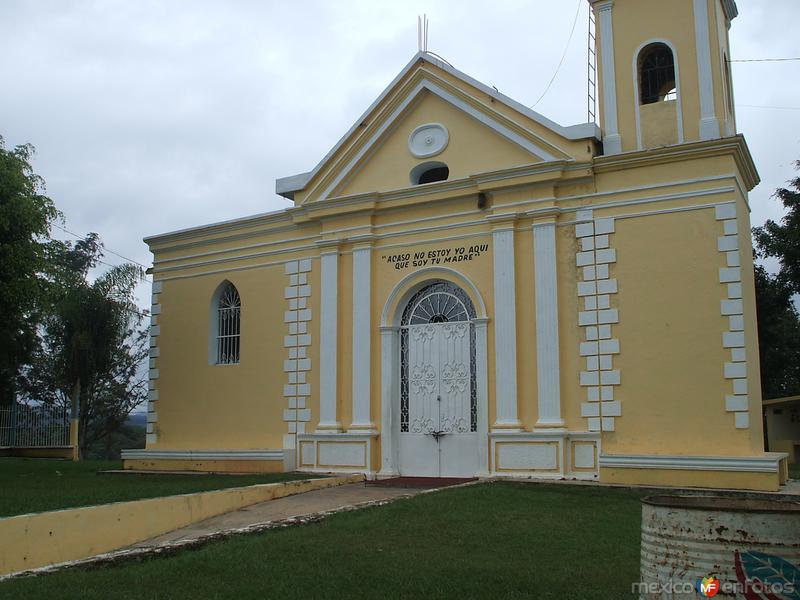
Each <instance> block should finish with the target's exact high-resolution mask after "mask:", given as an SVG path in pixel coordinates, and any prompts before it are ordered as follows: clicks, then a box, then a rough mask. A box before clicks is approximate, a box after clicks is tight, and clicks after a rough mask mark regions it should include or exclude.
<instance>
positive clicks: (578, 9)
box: [531, 0, 583, 108]
mask: <svg viewBox="0 0 800 600" xmlns="http://www.w3.org/2000/svg"><path fill="white" fill-rule="evenodd" d="M582 4H583V0H578V8H577V9H576V10H575V19H574V20H573V21H572V29H571V30H570V32H569V39H567V45H566V46H565V47H564V53H563V54H562V55H561V60H560V61H558V66H557V67H556V70H555V73H553V76H552V77H551V78H550V82H549V83H548V84H547V87H546V88H545V89H544V91H543V92H542V95H541V96H539V99H538V100H537V101H536V102H534V103H533V105H532V106H531V108H535V107H536V105H537V104H539V102H541V101H542V98H544V97H545V96H546V95H547V92H549V91H550V86H551V85H553V82H554V81H555V80H556V76H557V75H558V72H559V71H560V70H561V65H563V64H564V59H565V58H566V57H567V50H569V45H570V43H571V42H572V35H573V34H574V33H575V25H576V24H577V23H578V15H579V14H580V12H581V5H582Z"/></svg>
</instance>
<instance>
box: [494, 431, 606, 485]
mask: <svg viewBox="0 0 800 600" xmlns="http://www.w3.org/2000/svg"><path fill="white" fill-rule="evenodd" d="M489 437H490V442H491V450H492V475H495V476H503V477H526V478H534V479H588V480H596V479H597V478H598V475H599V467H598V464H599V463H598V457H599V455H600V434H599V433H592V432H582V431H577V432H576V431H572V432H568V431H566V430H563V429H560V430H559V429H552V430H549V431H517V432H510V431H495V432H492V433H491V434H490V435H489Z"/></svg>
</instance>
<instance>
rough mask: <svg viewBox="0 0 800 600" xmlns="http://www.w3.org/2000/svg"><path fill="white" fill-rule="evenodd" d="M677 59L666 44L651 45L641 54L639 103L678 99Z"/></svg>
mask: <svg viewBox="0 0 800 600" xmlns="http://www.w3.org/2000/svg"><path fill="white" fill-rule="evenodd" d="M676 89H677V83H676V81H675V57H674V56H673V54H672V50H671V49H670V47H669V46H667V45H666V44H661V43H656V44H650V45H649V46H646V47H645V48H643V49H642V51H641V52H640V53H639V102H640V103H641V104H652V103H654V102H661V101H664V100H676V99H677V92H676Z"/></svg>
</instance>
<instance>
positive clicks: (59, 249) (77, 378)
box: [23, 234, 149, 453]
mask: <svg viewBox="0 0 800 600" xmlns="http://www.w3.org/2000/svg"><path fill="white" fill-rule="evenodd" d="M102 256H103V247H102V244H101V243H100V240H99V237H98V236H97V234H89V236H87V237H86V238H85V239H83V240H81V241H79V242H76V243H74V244H73V243H71V242H59V241H54V242H53V243H52V244H51V246H50V249H49V257H50V261H51V270H50V274H51V284H50V285H51V287H50V289H51V294H50V296H51V308H50V310H49V311H48V313H47V314H46V315H45V316H44V317H43V320H42V328H41V344H40V346H39V348H38V349H37V351H36V352H35V355H34V358H33V360H32V361H31V364H30V366H29V367H28V368H27V369H26V371H25V373H24V377H23V389H24V391H25V396H26V397H27V398H29V399H32V400H38V401H43V402H47V403H50V404H56V405H59V404H62V405H69V406H70V407H71V408H72V412H73V415H74V416H75V415H77V416H78V418H79V423H80V425H79V430H78V444H79V448H80V451H81V453H83V452H84V451H85V450H86V449H87V448H88V447H90V446H92V445H93V444H95V443H96V442H97V441H99V440H102V439H104V438H105V437H106V436H108V435H110V434H112V433H114V432H116V431H118V430H119V429H120V428H121V427H122V424H123V423H124V422H125V419H126V418H127V417H128V415H129V414H130V412H131V411H132V410H133V409H134V408H135V407H136V406H138V405H139V404H141V403H142V402H143V401H144V398H145V397H146V395H147V380H146V371H145V369H144V361H145V359H146V357H147V354H148V349H149V348H148V343H147V330H146V328H145V327H144V326H143V321H144V316H145V315H144V314H142V313H140V312H139V309H138V307H137V306H136V304H135V302H134V290H135V287H136V285H137V283H138V282H139V281H140V280H141V279H142V277H143V276H144V273H143V272H142V269H141V268H139V267H137V266H135V265H132V264H123V265H118V266H114V267H111V268H110V269H109V270H108V271H106V272H105V273H103V274H102V275H100V276H99V277H97V278H96V279H94V281H92V282H90V281H89V271H90V270H91V269H92V268H94V267H95V266H96V265H97V264H98V261H99V260H100V258H101V257H102Z"/></svg>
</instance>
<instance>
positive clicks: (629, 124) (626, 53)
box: [598, 0, 736, 151]
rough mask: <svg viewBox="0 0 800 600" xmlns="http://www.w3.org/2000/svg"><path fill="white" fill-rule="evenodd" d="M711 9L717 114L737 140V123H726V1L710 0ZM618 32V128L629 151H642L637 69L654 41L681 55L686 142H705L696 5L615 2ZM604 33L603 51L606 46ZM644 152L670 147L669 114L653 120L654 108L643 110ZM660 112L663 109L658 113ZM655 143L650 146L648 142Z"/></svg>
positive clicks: (724, 131) (614, 20)
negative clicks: (643, 49) (641, 54)
mask: <svg viewBox="0 0 800 600" xmlns="http://www.w3.org/2000/svg"><path fill="white" fill-rule="evenodd" d="M706 2H707V3H708V19H709V43H710V47H711V70H712V77H713V88H714V106H715V113H716V115H717V118H718V119H719V122H720V125H721V130H720V131H721V135H722V136H726V135H732V134H734V133H735V131H736V126H735V123H734V122H733V121H734V120H733V117H732V116H731V117H730V123H729V124H728V123H726V120H727V119H728V112H727V110H726V107H725V102H724V96H725V82H724V67H723V63H722V55H723V51H725V52H726V53H727V56H728V57H729V58H730V51H729V50H728V32H727V25H726V20H725V15H724V11H723V8H722V3H721V0H706ZM612 15H613V17H612V23H613V31H614V62H615V75H616V78H615V81H616V96H617V113H618V128H619V133H620V134H621V136H622V149H623V151H630V150H636V149H637V128H636V108H637V105H638V104H639V99H638V83H637V78H636V74H635V69H634V64H635V61H636V56H637V50H638V49H639V48H640V47H641V46H642V45H643V44H646V43H647V42H649V41H666V42H668V43H669V44H670V45H671V46H672V47H673V48H674V49H675V52H676V56H675V60H676V63H677V67H678V68H677V72H676V75H677V76H678V78H679V83H680V86H679V90H680V96H679V99H678V100H679V102H680V104H681V108H682V113H683V116H682V124H683V132H684V140H685V141H693V140H698V139H699V136H700V126H699V122H700V116H701V113H700V95H699V75H698V67H697V51H696V38H695V28H694V10H693V3H692V2H690V1H687V0H682V1H674V2H660V1H659V0H615V2H614V5H613V11H612ZM600 38H601V33H600V31H599V28H598V48H601V47H602V46H601V45H600V44H601V43H602V42H601V40H600ZM601 63H602V61H601V60H598V64H599V71H600V73H599V78H598V90H599V91H600V92H599V98H600V103H601V118H600V124H601V127H603V128H604V130H605V127H606V119H605V111H606V110H607V107H605V106H602V99H603V94H602V80H603V77H604V74H603V73H602V64H601ZM639 108H640V110H641V119H642V133H643V134H644V135H643V147H645V148H648V147H657V146H660V145H663V143H665V142H666V143H675V142H674V141H670V138H671V133H672V132H673V127H672V125H671V123H672V122H674V121H672V120H671V119H667V118H666V115H665V114H662V113H663V112H667V111H668V109H663V111H660V112H659V114H657V115H652V114H649V113H652V112H653V111H654V109H652V108H650V106H648V105H646V106H640V107H639ZM656 110H658V109H656ZM648 140H649V141H648Z"/></svg>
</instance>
